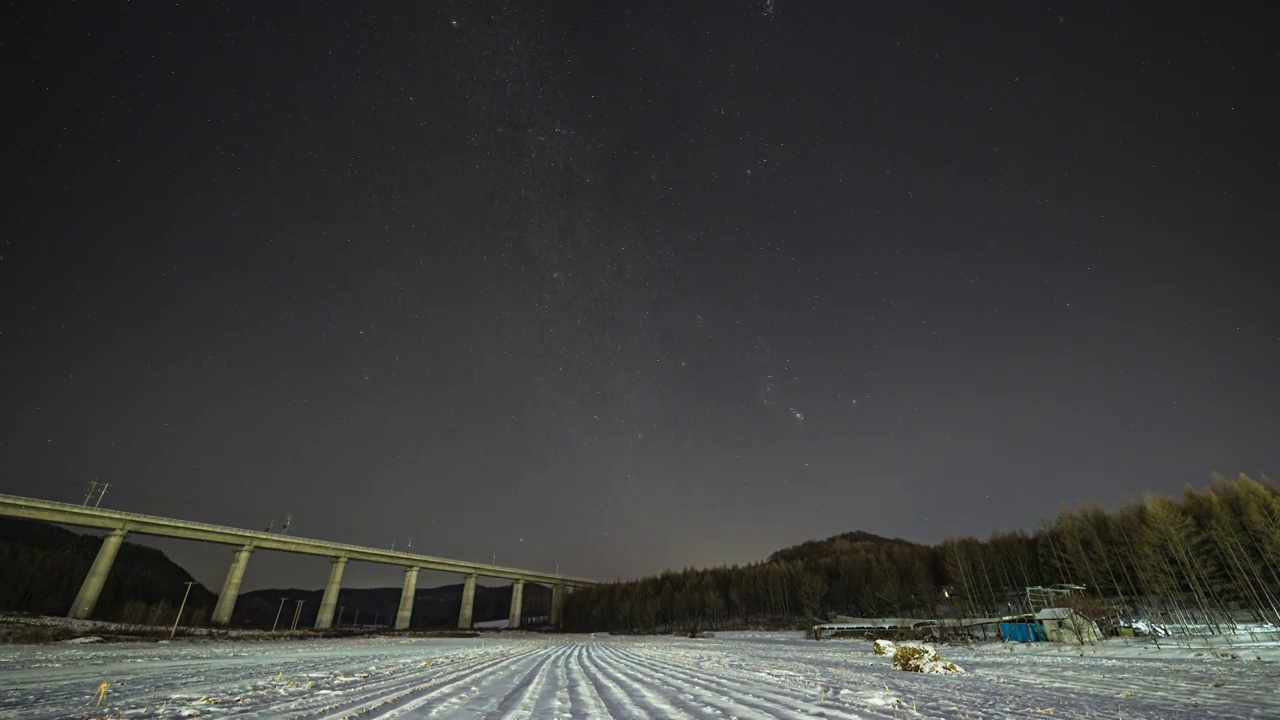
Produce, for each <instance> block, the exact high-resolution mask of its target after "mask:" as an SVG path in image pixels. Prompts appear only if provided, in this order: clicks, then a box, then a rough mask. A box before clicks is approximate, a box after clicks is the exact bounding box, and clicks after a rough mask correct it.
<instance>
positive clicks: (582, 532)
mask: <svg viewBox="0 0 1280 720" xmlns="http://www.w3.org/2000/svg"><path fill="white" fill-rule="evenodd" d="M1181 7H1183V6H1181V5H1178V6H1176V8H1181ZM1241 7H1244V6H1243V5H1242V6H1241ZM1254 7H1255V8H1256V11H1255V13H1261V12H1263V8H1262V6H1260V5H1255V6H1254ZM1176 12H1177V11H1176V9H1175V6H1170V5H1168V4H1167V3H1150V4H1148V5H1147V6H1145V7H1138V6H1136V5H1132V4H1122V3H1117V2H1105V3H1098V4H1097V5H1096V6H1094V7H1085V6H1081V5H1078V4H1077V5H1073V6H1070V7H1068V6H1066V5H1058V4H1053V5H1049V4H1044V3H1032V2H1010V3H1004V4H1001V5H998V6H997V5H989V4H988V5H981V6H979V5H977V4H973V3H953V2H932V3H841V2H821V1H819V0H812V1H805V0H772V1H765V2H759V1H756V0H732V1H728V0H726V1H720V2H653V1H652V0H650V1H646V2H638V1H633V0H618V1H617V2H608V3H606V2H598V1H597V0H582V1H581V2H557V1H555V0H551V1H549V2H545V3H533V2H527V3H521V2H452V3H445V2H442V3H423V2H368V3H354V2H332V3H320V2H290V3H248V2H245V3H228V4H227V5H226V6H225V7H215V6H214V5H213V4H212V3H177V4H175V3H172V2H170V3H165V4H160V3H149V2H133V3H107V2H100V3H94V2H91V3H77V4H68V3H52V2H48V3H46V2H40V3H29V4H27V5H26V6H25V7H24V6H19V7H18V8H17V12H13V13H12V14H10V15H9V20H7V21H6V22H5V24H4V30H3V33H4V36H5V39H4V44H3V46H2V47H0V51H2V52H3V58H4V74H3V80H4V95H5V98H4V102H3V103H2V109H0V117H2V118H3V121H4V124H5V127H6V130H5V135H6V136H7V138H8V142H7V143H6V150H5V155H6V158H5V162H4V164H3V172H4V187H5V195H4V198H5V213H4V230H3V233H2V234H0V408H3V412H2V413H0V472H2V477H3V481H2V482H0V491H3V492H9V493H17V494H23V495H32V496H38V497H43V498H50V499H59V500H68V501H72V502H80V501H81V499H82V498H83V496H84V492H85V490H86V487H87V485H88V483H89V482H90V481H92V480H97V481H99V482H109V483H111V488H110V491H109V492H108V494H107V496H106V498H105V500H104V501H103V506H104V507H111V508H116V509H124V510H132V511H138V512H147V513H157V514H164V515H172V516H176V517H182V518H187V519H193V520H203V521H209V522H217V523H227V524H232V525H237V526H243V527H250V528H260V529H264V528H266V526H267V525H268V523H270V522H271V521H272V520H273V519H274V520H275V523H276V526H277V527H278V526H279V525H280V523H281V522H282V521H283V519H284V517H285V516H286V515H287V514H290V513H291V514H292V516H293V521H294V525H293V532H294V533H296V534H302V535H308V536H315V537H322V538H328V539H334V540H341V541H347V542H353V543H361V544H369V545H375V546H383V547H389V546H390V545H391V543H392V542H393V541H395V542H396V543H397V547H404V546H405V544H406V543H407V542H408V541H409V539H410V538H412V542H413V546H412V547H413V549H414V550H419V551H421V552H426V553H431V554H437V555H442V556H446V557H454V558H461V559H473V560H483V561H486V562H488V561H493V560H496V561H497V562H498V563H500V564H508V565H515V566H522V567H529V568H537V569H544V570H554V569H556V568H557V567H558V568H559V569H560V570H561V571H562V572H565V573H572V574H576V575H580V576H588V577H596V578H613V577H631V576H636V575H639V574H647V573H652V572H656V571H660V570H662V569H664V568H668V567H676V568H678V567H683V566H688V565H692V566H701V565H713V564H722V563H733V562H738V563H741V562H748V561H753V560H757V559H761V558H763V557H764V556H766V555H767V554H768V553H770V552H771V551H773V550H776V549H778V548H780V547H784V546H788V545H792V544H795V543H798V542H801V541H803V540H807V539H813V538H822V537H827V536H829V535H832V534H835V533H839V532H845V531H850V530H855V529H862V530H866V531H869V532H873V533H878V534H882V535H890V536H901V537H905V538H909V539H912V540H917V541H922V542H936V541H939V540H941V539H943V538H944V537H947V536H948V535H953V534H955V535H961V534H977V535H984V536H985V535H986V534H988V533H990V532H991V531H993V530H997V529H1006V528H1014V527H1024V528H1030V527H1034V526H1035V525H1036V524H1037V523H1038V522H1039V521H1040V520H1041V519H1044V518H1046V517H1049V516H1052V515H1053V514H1055V513H1056V512H1057V510H1058V508H1059V507H1060V506H1061V505H1062V504H1063V503H1068V504H1076V503H1081V502H1087V501H1097V502H1099V503H1102V504H1106V505H1113V504H1116V503H1120V502H1124V501H1127V500H1130V499H1136V498H1137V497H1139V496H1140V495H1141V494H1142V493H1143V492H1146V491H1157V492H1165V493H1176V492H1179V491H1180V490H1181V488H1182V487H1184V486H1185V485H1186V484H1188V483H1192V484H1203V483H1205V482H1207V481H1208V478H1209V474H1210V473H1211V472H1212V471H1214V470H1217V471H1221V472H1224V473H1227V474H1231V475H1234V474H1235V473H1238V472H1241V471H1244V472H1249V473H1251V474H1258V473H1264V474H1267V475H1269V476H1271V477H1278V476H1280V282H1278V280H1277V278H1278V277H1280V203H1278V202H1277V199H1278V198H1280V163H1277V154H1276V143H1275V140H1274V134H1275V132H1276V128H1278V127H1280V100H1277V98H1278V97H1280V93H1277V91H1276V84H1275V77H1276V73H1275V71H1276V68H1277V62H1278V61H1277V55H1276V46H1275V43H1274V38H1273V37H1271V33H1270V31H1269V30H1268V28H1269V27H1270V26H1269V25H1268V23H1266V22H1264V21H1263V18H1262V17H1261V16H1259V15H1257V14H1255V15H1252V16H1251V15H1250V14H1248V13H1247V12H1239V13H1236V12H1233V11H1232V10H1231V8H1230V7H1229V5H1227V4H1216V5H1214V6H1213V10H1212V11H1210V10H1204V11H1203V12H1202V13H1201V14H1186V15H1180V14H1176ZM163 547H164V548H165V549H166V550H169V551H170V552H171V554H172V555H173V556H174V557H175V558H176V559H177V560H179V561H180V562H182V563H184V564H185V565H186V566H187V567H188V568H189V569H191V570H192V571H193V572H194V573H195V574H196V576H197V577H198V578H199V579H201V580H202V581H204V582H205V583H206V584H208V585H210V586H211V587H213V588H215V589H216V588H217V587H218V586H219V585H220V583H221V581H222V576H223V574H224V572H225V567H226V563H227V562H228V561H229V560H230V556H231V552H230V550H229V549H227V548H224V547H219V546H200V545H197V544H193V543H177V542H168V543H165V544H163ZM324 574H325V568H324V561H323V560H322V559H319V558H293V557H290V556H286V555H280V554H273V553H259V554H258V555H257V556H255V558H254V561H253V562H252V563H250V567H249V573H248V576H247V578H246V588H258V587H267V586H282V585H298V586H305V587H319V586H320V585H321V584H322V582H323V579H324ZM347 577H348V581H347V584H348V585H353V586H358V585H396V584H398V583H399V582H400V573H399V571H398V570H396V569H393V568H387V567H379V566H367V565H353V566H352V568H351V569H350V570H349V572H348V575H347ZM445 579H446V578H440V579H439V581H441V582H443V581H445ZM434 581H435V580H434V579H433V582H434ZM424 582H426V580H425V579H424Z"/></svg>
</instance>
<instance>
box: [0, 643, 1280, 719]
mask: <svg viewBox="0 0 1280 720" xmlns="http://www.w3.org/2000/svg"><path fill="white" fill-rule="evenodd" d="M942 652H943V655H944V657H945V658H946V659H948V660H953V661H955V662H956V663H958V664H959V665H960V666H962V667H963V668H964V669H965V670H966V671H967V672H966V673H964V674H962V675H947V676H939V675H918V674H913V673H904V672H900V671H897V670H894V669H892V668H891V667H890V666H889V663H888V659H887V658H885V657H880V656H875V655H872V654H871V650H870V645H869V644H868V643H865V642H861V641H847V640H827V641H823V642H813V641H806V640H803V639H801V638H800V637H799V636H798V635H796V634H793V633H740V634H722V635H720V636H717V637H716V638H712V639H704V640H689V639H680V638H611V637H599V638H590V637H582V636H538V635H522V634H519V633H510V634H494V635H487V636H484V637H480V638H473V639H409V638H363V639H342V640H314V641H299V642H246V641H238V642H237V641H226V640H219V641H208V640H204V641H202V640H185V641H177V642H169V643H111V644H55V645H39V646H7V647H0V717H4V718H9V717H14V718H19V717H20V718H58V719H62V718H91V717H98V718H106V717H123V718H142V717H204V718H221V717H237V718H251V717H256V718H347V717H359V718H392V717H401V718H414V717H445V718H450V717H453V718H504V717H510V718H528V717H544V718H606V717H616V718H667V717H672V718H683V717H696V718H702V717H719V718H724V717H739V718H774V717H798V718H812V717H824V718H926V717H927V718H947V719H949V720H950V719H966V718H967V719H974V720H976V719H977V718H989V719H996V718H1015V717H1016V718H1023V717H1046V718H1117V719H1119V718H1124V719H1125V720H1136V719H1137V718H1158V719H1160V720H1174V719H1176V718H1187V719H1188V720H1190V719H1193V718H1280V664H1278V663H1276V662H1275V660H1274V658H1276V651H1275V649H1274V647H1273V648H1265V649H1257V648H1234V649H1231V650H1229V651H1226V652H1227V653H1228V654H1234V655H1236V657H1234V658H1233V657H1230V656H1227V657H1222V656H1219V655H1218V654H1216V653H1214V652H1207V651H1192V650H1185V649H1182V650H1178V649H1174V650H1166V651H1156V650H1153V649H1149V648H1148V646H1147V645H1145V644H1127V645H1119V646H1114V647H1110V646H1109V647H1106V648H1104V649H1101V650H1090V651H1087V652H1086V654H1085V656H1084V657H1081V656H1080V653H1079V651H1065V650H1064V649H1063V648H1062V647H1061V646H1057V647H1051V646H1047V645H1041V646H1037V647H1034V648H1029V647H1026V646H1018V647H1017V648H1016V649H1014V651H1013V652H1009V651H1008V649H1007V646H1005V647H1001V646H987V647H980V648H975V649H971V650H959V649H949V648H943V649H942ZM1197 652H1198V653H1199V654H1197ZM1267 653H1271V656H1270V658H1269V657H1268V655H1267ZM1259 657H1260V658H1261V660H1259V659H1258V658H1259ZM104 682H107V683H110V686H109V687H108V688H107V691H106V698H105V701H104V702H103V704H102V706H101V707H97V706H95V705H94V702H95V699H96V696H97V694H98V691H99V688H100V687H101V684H102V683H104Z"/></svg>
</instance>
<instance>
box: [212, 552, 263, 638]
mask: <svg viewBox="0 0 1280 720" xmlns="http://www.w3.org/2000/svg"><path fill="white" fill-rule="evenodd" d="M252 554H253V546H252V545H245V546H244V547H242V548H240V549H239V550H237V551H236V555H235V558H234V559H232V561H231V567H230V568H229V569H228V570H227V579H226V580H225V581H223V583H222V592H220V593H218V604H217V605H215V606H214V608H213V624H214V625H226V624H228V623H230V622H231V611H232V610H235V608H236V598H238V597H240V583H241V581H243V580H244V569H245V567H246V566H248V565H249V556H250V555H252Z"/></svg>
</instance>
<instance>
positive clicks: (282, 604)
mask: <svg viewBox="0 0 1280 720" xmlns="http://www.w3.org/2000/svg"><path fill="white" fill-rule="evenodd" d="M288 599H289V598H280V607H278V608H276V621H275V622H273V623H271V632H275V631H276V625H279V624H280V613H282V612H284V601H285V600H288Z"/></svg>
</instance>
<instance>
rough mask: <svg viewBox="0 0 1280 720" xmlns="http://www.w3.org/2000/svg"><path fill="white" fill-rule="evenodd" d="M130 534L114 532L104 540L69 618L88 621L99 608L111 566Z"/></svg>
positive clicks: (72, 606) (119, 531)
mask: <svg viewBox="0 0 1280 720" xmlns="http://www.w3.org/2000/svg"><path fill="white" fill-rule="evenodd" d="M128 534H129V533H128V532H127V531H125V530H112V531H111V534H110V535H108V536H106V537H104V538H102V547H100V548H98V556H97V557H95V558H94V559H93V565H91V566H90V567H89V574H88V575H85V577H84V582H83V583H81V584H80V592H78V593H76V599H75V602H73V603H71V612H69V613H67V617H70V618H76V619H78V620H86V619H88V618H89V616H90V615H93V609H94V608H95V607H97V606H98V596H99V595H101V594H102V586H103V585H104V584H105V583H106V582H107V575H108V574H109V573H110V572H111V566H112V565H113V564H115V561H116V553H118V552H120V544H121V543H123V542H124V536H125V535H128Z"/></svg>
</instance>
